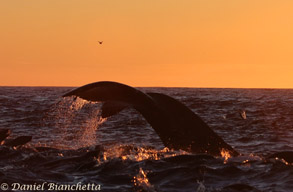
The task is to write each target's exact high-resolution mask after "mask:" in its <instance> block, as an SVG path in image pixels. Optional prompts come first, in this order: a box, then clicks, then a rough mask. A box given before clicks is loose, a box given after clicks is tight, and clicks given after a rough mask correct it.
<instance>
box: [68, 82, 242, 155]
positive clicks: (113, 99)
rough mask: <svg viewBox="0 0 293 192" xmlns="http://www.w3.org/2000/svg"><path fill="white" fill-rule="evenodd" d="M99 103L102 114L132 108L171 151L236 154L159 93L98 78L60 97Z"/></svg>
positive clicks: (179, 105)
mask: <svg viewBox="0 0 293 192" xmlns="http://www.w3.org/2000/svg"><path fill="white" fill-rule="evenodd" d="M69 96H74V97H80V98H82V99H85V100H88V101H95V102H103V106H102V117H110V116H112V115H115V114H117V113H119V112H120V111H122V110H123V109H125V108H126V107H132V108H134V109H136V110H137V111H138V112H139V113H141V114H142V116H143V117H144V118H145V119H146V121H147V122H148V123H149V124H150V125H151V126H152V128H153V129H154V130H155V132H156V133H157V134H158V136H159V137H160V139H161V141H162V142H163V144H164V145H165V146H166V147H168V148H170V149H175V150H179V149H181V150H184V151H187V152H192V153H206V154H210V155H214V156H220V155H221V153H222V152H223V151H225V152H228V153H229V154H230V155H231V156H238V155H239V153H238V152H237V151H236V150H235V149H233V148H232V147H231V146H230V145H229V144H227V143H226V142H225V141H224V140H223V139H222V138H221V137H220V136H218V135H217V134H216V133H215V132H214V131H213V130H212V129H211V128H210V127H209V126H208V125H207V124H206V123H205V122H204V121H203V120H202V119H201V118H200V117H199V116H198V115H196V114H195V113H194V112H193V111H191V110H190V109H189V108H188V107H187V106H185V105H184V104H182V103H181V102H179V101H178V100H176V99H174V98H172V97H170V96H167V95H164V94H161V93H143V92H142V91H140V90H138V89H135V88H133V87H130V86H128V85H125V84H121V83H117V82H111V81H101V82H95V83H91V84H87V85H84V86H82V87H79V88H76V89H74V90H72V91H70V92H68V93H66V94H65V95H63V97H69Z"/></svg>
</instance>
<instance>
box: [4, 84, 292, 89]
mask: <svg viewBox="0 0 293 192" xmlns="http://www.w3.org/2000/svg"><path fill="white" fill-rule="evenodd" d="M84 85H87V84H84ZM81 86H83V85H81ZM81 86H78V85H77V86H75V85H0V87H56V88H66V87H68V88H70V87H72V88H77V87H81ZM133 87H136V88H190V89H293V87H291V88H289V87H213V86H206V87H205V86H198V87H193V86H174V87H172V86H133Z"/></svg>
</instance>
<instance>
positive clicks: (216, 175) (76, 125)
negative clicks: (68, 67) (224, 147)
mask: <svg viewBox="0 0 293 192" xmlns="http://www.w3.org/2000/svg"><path fill="white" fill-rule="evenodd" d="M69 90H71V88H54V87H52V88H50V87H49V88H48V87H46V88H42V87H41V88H30V87H0V107H1V108H0V116H1V118H0V128H9V129H11V130H12V134H11V137H16V136H21V135H32V136H33V140H32V142H30V143H29V144H27V146H26V147H25V148H22V149H10V148H7V147H1V148H0V149H1V150H0V153H1V156H0V182H1V183H3V182H5V183H13V182H19V183H23V184H30V183H42V182H44V181H47V182H49V181H50V182H57V183H63V184H65V183H69V184H74V183H78V182H82V183H96V184H101V190H102V191H196V192H203V191H205V192H206V191H280V192H282V191H284V192H287V191H292V190H293V168H292V165H290V164H288V163H287V162H284V161H283V160H276V159H266V158H264V157H265V156H267V155H268V154H271V153H274V152H280V151H293V139H292V138H293V120H292V117H293V90H273V89H187V88H181V89H179V88H141V90H142V91H148V92H149V91H151V92H160V93H165V94H167V95H170V96H172V97H175V98H176V99H178V100H180V101H181V102H183V103H184V104H186V105H187V106H188V107H189V108H191V109H192V110H193V111H194V112H195V113H196V114H198V115H199V116H201V117H202V118H203V119H204V121H205V122H207V123H208V125H210V127H211V128H212V129H213V130H215V131H216V132H217V133H218V134H219V135H220V136H221V137H223V139H224V140H225V141H226V142H227V143H229V144H230V145H232V146H233V147H234V148H235V149H236V150H237V151H239V152H240V153H241V154H242V155H241V156H239V157H234V158H231V157H230V156H229V154H227V153H226V152H225V151H223V152H222V157H212V156H204V155H195V154H189V153H186V152H184V151H172V150H169V149H168V148H165V147H164V146H163V144H162V143H161V141H160V139H159V138H158V136H157V135H156V133H155V132H154V131H153V129H152V128H151V127H150V126H149V125H148V123H147V122H146V121H145V120H144V119H143V117H142V116H141V115H140V114H138V113H137V112H136V111H135V110H133V109H127V110H124V111H122V112H121V113H120V114H118V115H115V116H113V117H110V118H108V119H103V118H101V117H100V108H101V103H96V102H95V103H94V102H88V101H85V100H82V99H79V98H77V99H75V98H62V97H61V95H63V94H64V93H66V92H67V91H69ZM243 111H245V115H246V119H245V118H243ZM241 114H242V116H241ZM38 147H47V148H43V149H42V150H40V149H37V148H38ZM97 149H98V151H99V152H100V153H99V154H98V155H93V156H91V155H87V154H88V152H92V151H95V150H97Z"/></svg>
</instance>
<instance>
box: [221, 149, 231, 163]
mask: <svg viewBox="0 0 293 192" xmlns="http://www.w3.org/2000/svg"><path fill="white" fill-rule="evenodd" d="M221 156H222V157H223V158H224V164H226V163H227V162H228V159H229V158H231V154H230V153H229V151H226V150H225V149H222V150H221Z"/></svg>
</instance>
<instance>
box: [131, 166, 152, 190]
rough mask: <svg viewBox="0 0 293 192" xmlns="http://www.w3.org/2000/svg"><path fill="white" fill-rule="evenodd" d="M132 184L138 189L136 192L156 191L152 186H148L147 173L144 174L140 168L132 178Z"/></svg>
mask: <svg viewBox="0 0 293 192" xmlns="http://www.w3.org/2000/svg"><path fill="white" fill-rule="evenodd" d="M132 182H133V185H134V187H135V188H138V190H137V191H150V192H154V191H156V190H155V188H154V186H153V185H152V184H150V182H149V179H148V177H147V172H145V171H144V170H143V169H142V168H141V167H140V168H139V172H138V174H137V175H136V176H134V177H133V180H132ZM139 188H140V189H139Z"/></svg>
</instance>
